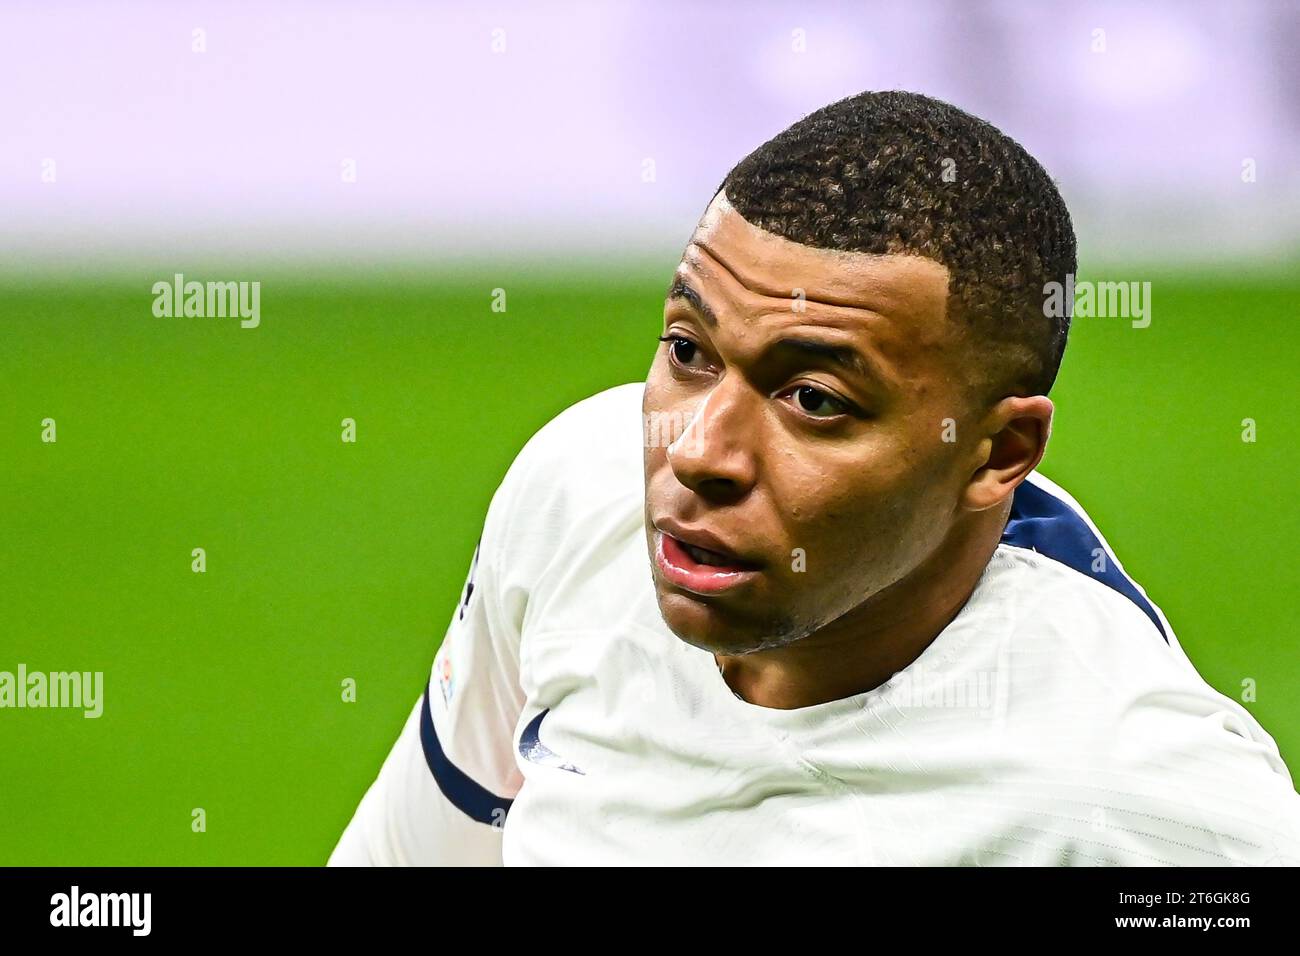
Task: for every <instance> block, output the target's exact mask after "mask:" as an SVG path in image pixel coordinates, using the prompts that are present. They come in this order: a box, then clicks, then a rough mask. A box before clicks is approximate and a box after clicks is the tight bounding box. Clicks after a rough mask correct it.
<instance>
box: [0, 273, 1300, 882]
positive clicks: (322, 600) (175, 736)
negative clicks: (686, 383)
mask: <svg viewBox="0 0 1300 956" xmlns="http://www.w3.org/2000/svg"><path fill="white" fill-rule="evenodd" d="M673 265H674V263H673V262H671V261H667V262H657V263H652V264H644V265H638V266H635V267H633V266H628V267H626V268H619V269H611V268H610V267H609V265H608V264H605V265H602V266H600V267H594V266H593V267H592V268H590V269H584V268H581V267H580V266H576V265H575V266H572V267H570V268H567V269H554V268H549V269H548V268H534V269H526V270H521V271H517V272H515V273H513V274H502V273H500V272H496V273H493V274H491V275H487V274H484V275H481V276H477V275H473V274H470V273H467V272H465V271H461V272H458V273H457V275H456V276H455V277H453V278H447V279H441V278H438V277H436V276H435V277H424V278H416V277H413V276H412V275H410V274H396V273H395V274H391V275H390V274H382V273H372V274H364V275H345V274H333V275H329V276H320V275H311V274H306V273H303V274H299V275H285V276H281V277H279V278H267V279H264V280H263V283H262V322H261V327H260V328H257V329H249V330H245V329H241V328H240V327H239V325H238V321H237V320H234V319H195V318H189V319H186V318H176V319H158V318H155V317H154V316H153V315H152V313H151V309H150V307H151V303H152V295H151V293H150V287H151V285H152V283H153V282H154V281H155V280H156V279H157V278H159V276H158V275H154V274H152V273H150V274H148V275H145V274H143V273H141V274H138V275H136V274H129V273H123V274H122V275H120V276H117V277H115V278H113V279H100V280H90V279H84V280H79V281H68V280H66V279H55V278H53V277H48V278H35V279H30V278H29V279H26V280H22V281H19V280H18V279H13V278H11V279H7V280H4V284H2V285H0V462H2V463H3V483H2V484H0V488H2V490H3V508H2V509H0V542H2V544H0V670H10V671H12V670H14V669H16V667H17V665H18V664H19V663H25V664H26V665H27V667H28V668H29V670H46V671H50V670H102V671H103V672H104V674H105V677H104V682H105V687H104V695H105V700H106V703H105V710H104V714H103V716H102V717H101V718H99V719H98V720H87V719H85V718H83V716H82V714H81V712H80V711H76V710H3V711H0V779H2V780H3V785H2V786H0V864H79V865H108V864H126V865H135V864H318V863H322V862H324V860H325V858H326V857H327V856H328V854H329V852H330V850H331V849H332V847H333V845H334V842H335V840H336V839H337V837H338V835H339V834H340V832H341V831H342V828H343V826H344V825H345V823H346V822H347V820H348V819H349V817H350V815H351V813H352V811H353V809H354V808H355V806H356V803H357V801H358V800H359V799H360V797H361V794H362V793H363V791H364V789H365V787H366V786H367V785H368V784H369V782H370V780H371V779H372V778H373V776H374V774H375V773H376V772H377V771H378V768H379V765H380V763H381V762H382V760H383V757H384V755H385V754H386V753H387V751H388V749H389V747H390V746H391V744H392V742H393V740H394V738H395V736H396V734H397V732H398V730H399V728H400V727H401V724H402V722H403V719H404V718H405V716H406V715H407V713H408V711H409V709H410V707H411V705H412V703H413V702H414V700H415V699H416V697H417V695H418V694H419V693H420V692H421V689H422V687H423V684H424V682H425V680H426V678H427V674H428V669H429V665H430V662H431V660H432V657H433V654H434V652H435V650H436V648H437V645H438V642H439V640H440V638H441V635H442V633H443V629H444V627H445V626H446V623H447V621H448V620H449V619H450V616H451V613H452V610H453V608H454V607H455V604H456V601H457V598H458V596H459V593H460V589H461V586H462V583H463V581H464V577H465V573H466V571H467V569H468V566H469V560H470V556H471V552H472V550H473V547H474V543H475V541H476V540H477V536H478V533H479V528H480V523H481V521H482V518H483V515H484V511H485V509H486V506H487V503H488V500H489V498H490V497H491V494H492V492H493V490H494V489H495V487H496V484H497V482H498V481H499V480H500V478H501V476H502V475H503V474H504V472H505V469H506V467H507V466H508V465H509V463H510V461H511V459H512V458H513V456H514V454H515V452H517V451H518V449H519V448H520V446H521V445H522V444H523V442H524V441H525V440H526V439H527V438H528V437H529V436H530V435H531V434H532V433H533V432H534V431H535V430H536V429H537V428H538V427H540V426H541V425H542V424H543V423H545V422H546V421H547V420H548V419H549V418H551V417H552V416H553V415H555V414H556V413H558V412H559V411H560V410H562V409H563V408H565V407H567V406H568V405H570V404H572V403H573V402H575V401H578V400H579V399H581V398H583V397H585V396H587V395H590V394H592V393H594V392H596V391H599V390H601V389H603V388H606V387H609V386H612V385H616V384H620V383H623V382H629V381H634V380H638V379H642V378H644V375H645V371H646V369H647V367H648V365H649V363H650V360H651V358H652V355H653V351H654V349H655V347H656V345H657V343H656V342H655V337H656V336H657V335H658V334H659V332H660V314H661V304H662V295H663V292H664V289H665V287H666V283H667V280H668V277H669V275H670V273H671V270H672V267H673ZM1296 273H1297V270H1291V271H1290V272H1284V271H1276V272H1260V273H1257V274H1251V273H1245V272H1238V273H1234V274H1227V273H1225V274H1221V275H1213V274H1207V273H1205V272H1196V273H1191V272H1188V273H1180V272H1178V271H1176V270H1174V271H1169V272H1167V273H1165V274H1158V275H1147V274H1143V276H1142V277H1143V278H1144V279H1145V278H1150V279H1151V280H1152V282H1153V291H1152V302H1153V318H1152V323H1151V325H1150V327H1149V328H1146V329H1133V328H1131V327H1130V325H1129V323H1128V321H1127V320H1122V319H1080V320H1078V321H1077V322H1076V324H1075V328H1074V331H1073V333H1072V338H1071V345H1070V347H1069V350H1068V351H1067V355H1066V361H1065V366H1064V369H1063V372H1062V375H1061V378H1060V381H1059V383H1058V385H1057V388H1056V390H1055V391H1054V392H1053V397H1054V399H1055V400H1056V402H1057V407H1058V411H1057V419H1056V425H1055V431H1054V434H1053V438H1052V444H1051V448H1050V451H1049V454H1048V457H1047V461H1046V462H1045V464H1044V466H1043V471H1044V473H1045V474H1047V475H1048V476H1049V477H1051V478H1053V479H1054V480H1056V481H1057V482H1059V483H1060V484H1062V485H1063V486H1064V487H1065V488H1066V489H1067V490H1069V491H1070V492H1071V493H1072V494H1073V495H1074V496H1075V497H1076V498H1078V499H1079V500H1080V502H1081V503H1082V504H1083V505H1084V506H1085V507H1086V508H1087V509H1088V510H1089V512H1090V513H1091V515H1092V517H1093V518H1094V520H1096V522H1097V523H1098V525H1099V526H1100V527H1101V529H1102V531H1103V533H1104V534H1105V535H1106V536H1107V538H1108V539H1109V541H1110V543H1111V545H1112V546H1113V547H1114V548H1115V549H1116V551H1117V553H1118V555H1119V557H1120V559H1121V561H1123V562H1124V564H1125V566H1126V568H1127V570H1128V571H1129V572H1130V574H1132V575H1133V576H1134V577H1135V578H1136V579H1137V580H1138V581H1139V582H1140V583H1141V584H1143V585H1144V586H1145V587H1146V589H1147V591H1148V593H1149V594H1150V595H1151V597H1152V598H1153V599H1154V600H1155V601H1156V602H1157V603H1158V604H1160V605H1161V607H1162V608H1163V609H1164V611H1165V613H1166V614H1167V615H1168V616H1169V618H1170V619H1171V622H1172V624H1173V626H1174V628H1175V630H1176V632H1177V634H1178V636H1179V638H1180V640H1181V641H1182V643H1183V645H1184V647H1185V648H1186V649H1187V652H1188V654H1189V655H1190V657H1191V658H1192V661H1193V662H1194V663H1195V664H1196V666H1197V668H1198V669H1199V670H1200V672H1201V673H1202V674H1203V675H1204V676H1205V678H1206V679H1207V680H1208V681H1209V682H1210V683H1211V684H1213V685H1214V686H1215V687H1216V688H1218V689H1219V690H1220V691H1222V692H1223V693H1225V694H1227V695H1229V696H1231V697H1233V698H1236V699H1240V696H1241V687H1242V681H1243V680H1244V679H1247V678H1249V679H1253V680H1254V681H1255V682H1256V684H1257V694H1258V699H1257V701H1255V702H1251V703H1247V704H1246V706H1247V707H1248V708H1249V709H1250V710H1251V711H1252V712H1253V713H1254V714H1255V715H1256V716H1257V717H1258V718H1259V720H1260V721H1261V722H1262V723H1263V725H1264V727H1265V728H1266V729H1267V730H1268V731H1269V732H1270V733H1272V734H1273V736H1274V738H1275V739H1276V740H1277V742H1278V744H1279V746H1280V748H1281V750H1282V754H1283V756H1284V757H1285V758H1287V760H1288V764H1289V765H1291V766H1292V767H1293V768H1294V766H1295V765H1296V764H1297V762H1300V693H1297V691H1298V690H1300V657H1298V656H1297V654H1296V651H1295V647H1294V636H1293V634H1294V627H1293V617H1292V615H1293V609H1292V605H1293V603H1294V593H1295V589H1294V570H1293V557H1294V554H1295V541H1296V540H1297V535H1298V534H1300V528H1297V526H1296V525H1297V509H1296V508H1295V507H1294V505H1293V504H1292V503H1291V502H1290V501H1289V500H1287V499H1286V496H1287V495H1289V494H1292V493H1293V489H1294V487H1295V475H1296V473H1297V470H1298V469H1297V465H1298V464H1300V455H1298V453H1297V450H1296V449H1297V437H1298V436H1297V426H1296V421H1295V398H1296V387H1295V378H1296V367H1297V361H1296V359H1297V351H1298V350H1297V345H1298V344H1300V327H1298V326H1297V324H1296V321H1295V315H1296V310H1295V302H1296V301H1297V296H1298V295H1300V280H1298V279H1297V278H1296V277H1295V276H1296ZM231 274H239V273H238V272H232V273H231ZM245 274H246V273H245ZM221 275H222V273H214V274H212V275H208V274H205V275H203V276H198V275H195V276H194V277H195V278H209V277H214V276H215V277H220V276H221ZM1083 278H1088V277H1087V276H1086V275H1085V276H1083ZM494 287H504V288H505V289H507V294H508V300H507V303H508V308H507V311H506V312H505V313H495V312H493V311H491V308H490V306H491V290H492V289H493V288H494ZM46 417H51V418H54V419H55V420H56V421H57V428H58V441H57V443H55V444H45V443H42V441H41V440H40V432H41V425H40V423H41V420H42V419H44V418H46ZM345 417H350V418H354V419H355V420H356V422H357V442H356V443H355V444H345V443H343V442H342V441H341V440H340V431H341V429H340V422H341V420H342V419H343V418H345ZM1245 418H1252V419H1254V420H1255V421H1256V423H1257V428H1258V440H1257V441H1256V442H1255V443H1253V444H1251V443H1245V442H1243V441H1242V437H1241V436H1242V420H1243V419H1245ZM196 547H203V548H205V549H206V551H207V572H206V573H204V574H195V573H193V572H192V571H191V569H190V564H191V550H192V549H193V548H196ZM349 677H350V678H354V679H355V680H356V682H357V688H358V691H357V701H356V702H355V703H345V702H343V701H342V699H341V682H342V681H343V680H344V679H345V678H349ZM196 807H202V808H203V809H204V810H205V811H206V815H207V830H206V832H204V833H194V832H192V830H191V810H192V809H193V808H196Z"/></svg>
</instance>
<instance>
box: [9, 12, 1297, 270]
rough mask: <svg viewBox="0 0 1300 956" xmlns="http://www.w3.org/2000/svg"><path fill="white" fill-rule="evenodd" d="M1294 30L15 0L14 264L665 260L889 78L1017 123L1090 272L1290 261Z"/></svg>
mask: <svg viewBox="0 0 1300 956" xmlns="http://www.w3.org/2000/svg"><path fill="white" fill-rule="evenodd" d="M196 30H197V31H202V32H201V33H196V32H195V31H196ZM501 31H504V32H501ZM1097 31H1104V33H1103V34H1099V33H1098V32H1097ZM1099 39H1101V40H1103V41H1104V46H1105V48H1104V51H1098V50H1096V49H1094V48H1095V47H1097V46H1098V43H1099ZM494 45H495V46H496V47H497V49H494ZM502 45H504V48H503V49H502V48H501V47H502ZM196 46H201V47H203V49H202V51H197V50H196V49H195V47H196ZM1298 46H1300V4H1297V3H1293V2H1263V0H1256V2H1234V3H1232V4H1220V3H1209V2H1172V0H1166V2H1151V3H1143V4H1132V3H1068V2H1062V3H1056V2H1045V3H1029V2H1023V3H1009V2H1004V3H986V4H978V3H970V2H960V0H910V2H908V3H906V4H885V3H878V4H877V3H851V4H831V3H803V2H801V3H786V2H781V3H777V2H770V3H733V4H725V5H724V4H712V5H709V4H701V3H689V2H679V0H670V2H657V3H652V2H648V0H639V2H627V3H608V4H601V3H541V4H539V3H530V2H522V0H509V2H496V3H473V4H470V3H464V4H461V3H455V4H453V3H440V4H430V3H406V2H402V3H394V2H376V3H369V4H342V3H307V2H288V3H195V2H166V3H163V2H160V3H111V4H110V3H91V2H77V3H14V2H7V3H6V4H5V5H4V7H3V8H2V9H0V91H3V92H2V93H0V129H3V139H2V140H0V256H3V262H4V267H6V268H10V269H13V268H19V269H25V268H30V267H32V266H33V265H39V266H41V267H46V268H55V269H57V268H74V269H84V268H88V267H93V266H94V265H95V264H110V265H111V264H113V263H115V262H128V263H129V262H135V261H139V262H147V261H150V260H153V259H155V258H158V257H163V256H167V257H171V258H169V260H168V261H173V260H174V257H175V255H176V253H177V251H178V250H181V251H183V252H184V253H186V254H187V255H192V256H204V257H210V258H217V259H220V258H231V259H248V258H250V257H252V258H255V259H256V260H257V261H259V262H263V263H268V262H269V263H286V264H292V263H295V262H299V261H305V262H311V261H316V262H326V263H342V262H349V263H358V264H362V265H364V264H377V263H386V262H395V261H402V262H410V263H417V264H438V263H444V264H445V263H453V264H454V263H458V262H462V261H471V260H483V259H488V258H490V257H491V256H493V255H496V254H499V253H502V252H508V253H511V254H518V255H525V256H535V257H538V258H540V259H547V258H556V257H573V256H611V257H633V258H634V257H637V256H650V255H656V256H657V255H661V254H671V253H672V252H674V251H676V250H678V249H679V248H680V246H681V244H682V243H683V242H684V240H685V238H686V236H687V235H688V234H689V232H690V229H691V227H692V226H693V224H694V222H695V220H696V218H697V217H698V215H699V213H700V212H701V210H702V209H703V206H704V205H705V203H706V202H707V200H708V198H709V196H710V195H711V194H712V192H713V190H714V188H715V187H716V186H717V184H718V182H719V181H720V180H721V179H722V177H723V176H724V175H725V173H726V172H727V170H728V169H729V168H730V166H731V165H732V164H733V163H734V162H736V161H737V160H738V159H739V158H740V157H741V156H743V155H744V154H745V153H746V152H748V151H749V150H750V149H752V148H753V147H755V146H757V145H758V144H759V143H760V142H762V141H763V140H765V139H766V138H768V137H770V136H771V135H773V134H775V133H776V132H778V131H780V130H781V129H782V128H784V127H785V126H787V125H788V124H789V123H791V122H792V121H794V120H795V119H797V118H799V117H800V116H802V115H804V114H806V113H807V112H809V111H811V110H813V109H815V108H817V107H819V106H821V105H824V104H826V103H828V102H830V101H832V100H835V99H837V98H839V97H842V96H845V95H848V94H851V93H855V92H858V91H861V90H864V89H873V88H874V89H912V90H918V91H921V92H925V93H929V94H932V95H935V96H938V97H941V98H944V99H948V100H951V101H952V102H954V103H956V104H958V105H959V106H962V107H963V108H965V109H968V110H970V111H971V112H974V113H976V114H977V115H980V116H983V117H985V118H986V119H989V120H990V121H992V122H994V123H995V124H997V125H999V126H1001V127H1002V128H1003V129H1004V130H1006V131H1007V132H1009V133H1011V134H1012V135H1014V136H1015V137H1016V138H1018V139H1020V140H1021V141H1022V142H1023V143H1024V144H1025V145H1026V146H1027V147H1028V148H1029V149H1030V151H1031V152H1033V153H1034V154H1035V155H1037V156H1038V157H1039V158H1040V159H1041V160H1042V161H1043V162H1044V164H1045V165H1046V166H1047V168H1048V169H1049V170H1050V171H1051V172H1052V174H1053V175H1054V176H1055V177H1056V178H1057V179H1058V181H1059V182H1060V183H1061V186H1062V189H1063V191H1064V193H1065V196H1066V199H1067V201H1068V202H1069V204H1070V206H1071V208H1072V210H1073V211H1074V213H1075V216H1076V220H1077V224H1078V227H1079V232H1080V238H1081V242H1082V253H1083V255H1082V261H1083V263H1084V265H1085V267H1086V266H1087V265H1088V264H1090V263H1097V262H1114V261H1119V260H1126V261H1127V260H1133V259H1135V258H1137V259H1177V260H1180V261H1185V262H1186V261H1191V262H1201V261H1204V262H1207V263H1209V262H1221V261H1224V260H1230V261H1245V260H1247V259H1258V258H1260V257H1265V258H1267V259H1269V260H1276V261H1286V260H1289V259H1291V258H1293V257H1294V256H1295V254H1296V252H1297V250H1300V241H1298V240H1300V225H1298V223H1300V159H1298V157H1300V82H1298V80H1300V66H1298V65H1297V64H1298V63H1300V60H1298V59H1297V55H1296V49H1297V47H1298ZM49 160H53V166H52V167H51V166H50V165H49V163H48V162H47V161H49ZM648 160H649V161H652V163H653V176H652V177H650V176H649V170H650V169H651V167H650V165H649V164H648V163H647V161H648ZM1247 160H1253V161H1254V163H1255V176H1256V181H1255V182H1243V179H1242V172H1243V163H1245V162H1246V161H1247ZM348 161H353V162H354V163H355V182H349V181H346V179H347V166H346V163H347V162H348ZM51 176H52V178H53V181H52V182H47V181H44V180H46V179H50V178H51ZM648 178H649V179H650V181H647V179H648Z"/></svg>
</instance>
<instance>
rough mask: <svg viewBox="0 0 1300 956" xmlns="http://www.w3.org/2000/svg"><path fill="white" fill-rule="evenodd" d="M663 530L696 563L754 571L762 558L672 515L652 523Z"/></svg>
mask: <svg viewBox="0 0 1300 956" xmlns="http://www.w3.org/2000/svg"><path fill="white" fill-rule="evenodd" d="M654 526H655V528H657V529H658V530H659V531H661V532H662V533H663V534H665V535H668V536H670V537H672V538H675V539H676V540H677V542H678V543H679V544H680V545H681V546H682V548H683V550H685V551H686V553H687V554H688V555H689V556H690V557H691V558H692V559H693V560H694V561H696V562H697V563H699V564H704V565H712V566H714V567H720V568H726V569H730V570H740V571H756V570H758V569H759V568H760V567H762V564H763V562H761V561H759V560H757V559H756V558H754V557H752V556H750V555H748V554H746V553H744V552H743V551H741V550H740V549H739V548H736V547H734V546H732V545H730V544H729V543H728V542H727V541H726V540H725V539H724V538H722V537H720V536H719V535H717V534H714V533H713V532H712V531H709V530H707V529H705V528H692V527H689V526H688V525H684V524H682V523H681V522H679V521H677V520H676V519H674V518H667V517H665V518H660V519H659V520H658V521H656V522H655V523H654Z"/></svg>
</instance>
